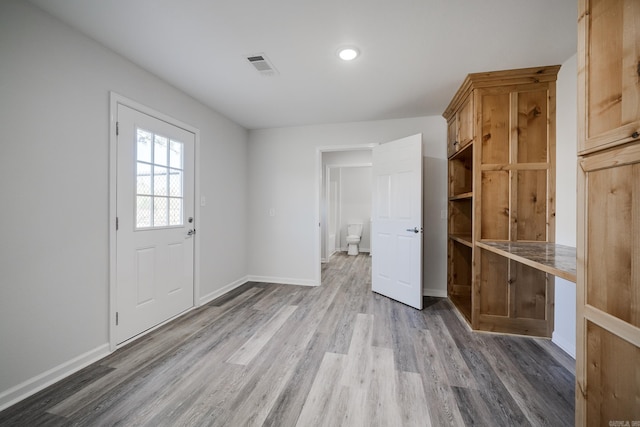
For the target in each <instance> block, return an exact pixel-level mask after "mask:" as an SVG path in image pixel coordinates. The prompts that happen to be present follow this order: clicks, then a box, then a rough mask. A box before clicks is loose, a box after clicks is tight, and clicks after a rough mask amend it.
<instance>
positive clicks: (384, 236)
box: [371, 134, 422, 309]
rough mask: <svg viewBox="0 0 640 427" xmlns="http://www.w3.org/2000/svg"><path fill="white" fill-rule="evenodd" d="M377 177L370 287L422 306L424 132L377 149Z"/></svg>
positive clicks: (374, 170)
mask: <svg viewBox="0 0 640 427" xmlns="http://www.w3.org/2000/svg"><path fill="white" fill-rule="evenodd" d="M373 176H374V183H375V184H374V191H373V223H372V236H373V242H372V246H373V248H372V249H373V252H372V257H373V260H372V261H373V262H372V281H371V283H372V289H373V291H374V292H377V293H380V294H382V295H385V296H388V297H390V298H393V299H395V300H397V301H400V302H402V303H404V304H407V305H410V306H412V307H415V308H418V309H422V135H420V134H418V135H413V136H410V137H407V138H403V139H400V140H397V141H392V142H388V143H386V144H381V145H379V146H376V147H374V149H373ZM413 230H417V231H418V232H414V231H413Z"/></svg>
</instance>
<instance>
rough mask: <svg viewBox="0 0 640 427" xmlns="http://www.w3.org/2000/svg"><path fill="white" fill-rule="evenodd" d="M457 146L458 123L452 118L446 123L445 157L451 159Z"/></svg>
mask: <svg viewBox="0 0 640 427" xmlns="http://www.w3.org/2000/svg"><path fill="white" fill-rule="evenodd" d="M457 145H458V123H457V120H456V118H455V116H454V117H453V118H451V120H449V122H448V123H447V157H451V156H453V155H454V154H455V153H456V146H457Z"/></svg>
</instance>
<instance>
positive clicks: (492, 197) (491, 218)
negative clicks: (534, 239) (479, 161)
mask: <svg viewBox="0 0 640 427" xmlns="http://www.w3.org/2000/svg"><path fill="white" fill-rule="evenodd" d="M481 191H482V193H481V194H483V196H482V203H481V212H480V219H481V229H480V233H481V238H482V239H488V240H509V214H510V212H509V172H508V171H483V172H482V190H481Z"/></svg>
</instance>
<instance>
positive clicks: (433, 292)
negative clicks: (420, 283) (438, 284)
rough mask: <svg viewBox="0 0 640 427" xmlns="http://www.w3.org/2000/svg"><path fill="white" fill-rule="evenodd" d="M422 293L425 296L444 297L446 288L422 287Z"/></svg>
mask: <svg viewBox="0 0 640 427" xmlns="http://www.w3.org/2000/svg"><path fill="white" fill-rule="evenodd" d="M422 295H423V296H425V297H436V298H446V297H447V290H446V289H431V288H424V289H423V290H422Z"/></svg>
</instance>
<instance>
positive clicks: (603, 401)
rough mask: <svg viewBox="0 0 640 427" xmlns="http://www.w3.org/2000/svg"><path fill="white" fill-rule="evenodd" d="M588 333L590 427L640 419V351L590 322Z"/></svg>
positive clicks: (587, 397) (588, 417)
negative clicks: (639, 392) (639, 402)
mask: <svg viewBox="0 0 640 427" xmlns="http://www.w3.org/2000/svg"><path fill="white" fill-rule="evenodd" d="M586 333H587V343H586V344H587V345H586V346H587V354H586V369H587V377H588V380H587V383H586V387H585V384H582V387H580V388H582V389H585V388H586V390H585V391H586V393H585V397H586V400H587V401H586V407H587V420H588V422H587V425H589V426H608V425H611V424H610V422H611V421H623V422H626V421H629V422H633V421H638V420H640V404H638V401H639V400H640V395H639V394H638V391H639V389H638V387H639V381H640V348H638V347H636V346H634V345H633V344H631V343H629V342H627V341H625V340H623V339H621V338H619V337H618V336H616V335H614V334H612V333H611V332H609V331H607V330H606V329H603V328H601V327H599V326H598V325H596V324H595V323H592V322H589V321H587V328H586ZM627 425H631V424H627Z"/></svg>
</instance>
